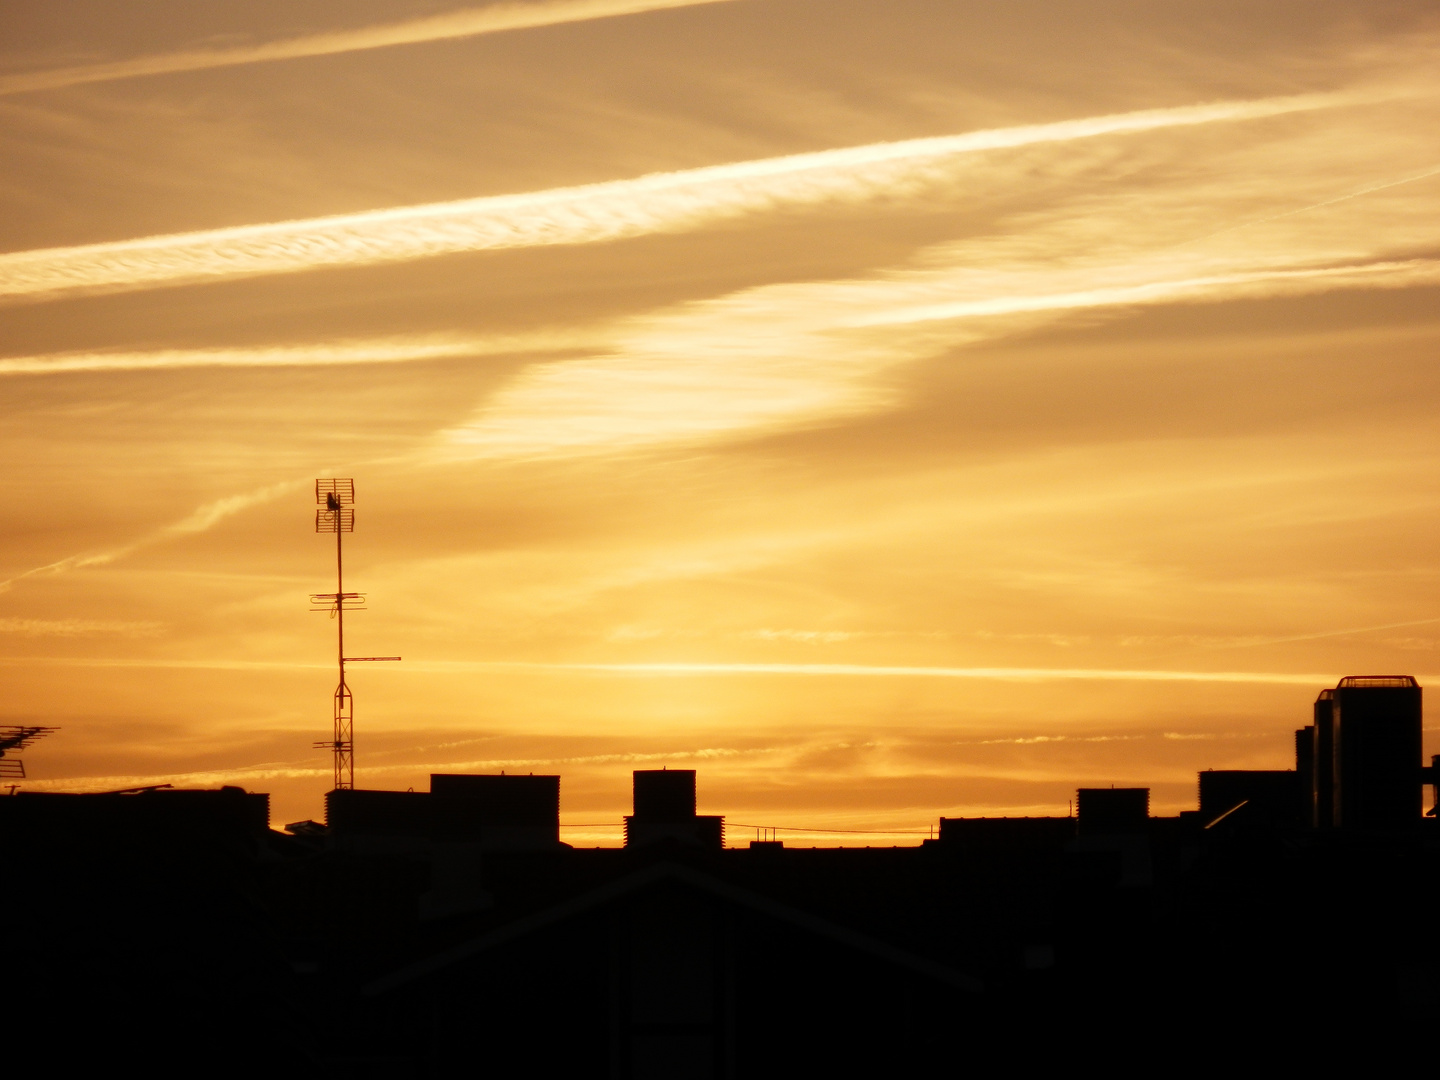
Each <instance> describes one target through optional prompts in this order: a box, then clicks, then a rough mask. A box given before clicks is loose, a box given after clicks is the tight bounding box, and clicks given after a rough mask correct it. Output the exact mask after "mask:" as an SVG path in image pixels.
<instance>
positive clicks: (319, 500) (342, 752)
mask: <svg viewBox="0 0 1440 1080" xmlns="http://www.w3.org/2000/svg"><path fill="white" fill-rule="evenodd" d="M315 502H316V505H318V506H319V507H320V509H319V510H316V511H315V531H316V532H317V533H334V534H335V591H334V592H333V593H312V594H311V596H310V603H311V605H312V606H311V608H310V610H311V611H328V612H329V613H330V617H331V618H332V619H334V620H335V636H336V639H337V644H338V648H337V650H336V656H337V657H338V659H339V661H340V684H339V685H338V686H337V687H335V724H334V728H333V729H332V734H331V737H330V740H329V741H328V742H317V743H315V748H316V749H317V750H320V749H327V750H329V751H330V752H331V753H332V754H334V757H335V788H336V790H339V789H341V788H353V787H354V786H355V698H354V695H352V694H351V693H350V687H349V685H348V684H347V683H346V682H345V665H346V664H359V663H373V662H376V661H382V660H399V659H400V657H398V656H346V655H345V612H346V611H364V610H365V594H364V593H354V592H346V591H345V560H344V550H343V545H342V543H341V541H342V538H343V537H344V535H345V534H346V533H348V532H354V531H355V481H354V480H350V479H339V478H331V479H329V480H316V481H315Z"/></svg>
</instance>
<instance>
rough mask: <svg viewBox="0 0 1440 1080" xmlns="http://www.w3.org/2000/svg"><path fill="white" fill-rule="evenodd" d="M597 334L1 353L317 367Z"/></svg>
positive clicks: (64, 367) (531, 347)
mask: <svg viewBox="0 0 1440 1080" xmlns="http://www.w3.org/2000/svg"><path fill="white" fill-rule="evenodd" d="M593 341H594V338H593V337H590V338H577V337H576V336H575V335H574V334H570V335H565V334H561V333H559V332H554V333H535V334H525V335H518V334H517V335H509V336H493V337H488V338H477V337H461V336H442V335H433V336H422V337H414V338H380V339H375V340H370V341H355V340H341V341H331V342H318V343H313V344H308V345H268V346H265V345H262V346H253V347H245V348H212V349H157V350H153V351H145V352H74V353H49V354H41V355H37V356H12V357H4V358H0V376H4V375H65V374H79V373H83V372H97V371H98V372H111V371H154V370H166V369H178V368H206V367H315V366H325V365H331V364H402V363H413V362H419V361H426V360H443V359H447V358H455V357H464V356H468V357H479V356H508V355H516V354H536V353H563V352H566V351H574V350H575V349H577V348H578V347H579V346H580V345H581V344H582V343H585V344H593Z"/></svg>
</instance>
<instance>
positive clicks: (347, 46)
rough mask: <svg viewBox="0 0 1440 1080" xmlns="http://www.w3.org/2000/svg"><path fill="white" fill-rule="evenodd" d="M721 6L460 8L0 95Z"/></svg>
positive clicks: (18, 83)
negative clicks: (623, 16)
mask: <svg viewBox="0 0 1440 1080" xmlns="http://www.w3.org/2000/svg"><path fill="white" fill-rule="evenodd" d="M724 2H726V0H550V2H548V3H547V2H544V0H541V2H539V3H528V4H514V3H511V4H505V3H501V4H491V5H489V6H487V7H479V8H466V9H464V10H461V11H450V12H446V13H444V14H441V15H431V16H428V17H426V18H422V19H410V20H407V21H405V22H399V23H385V24H381V25H377V26H363V27H359V28H357V29H353V30H335V31H331V32H328V33H321V34H306V35H303V36H301V37H292V38H284V39H281V40H279V41H267V42H261V43H258V44H248V45H232V46H226V47H221V48H191V49H182V50H179V51H177V52H170V53H160V54H155V55H150V56H137V57H133V58H131V59H128V60H114V61H109V62H106V63H98V64H85V65H80V66H74V67H64V68H52V69H50V70H48V71H29V72H21V73H18V74H14V75H5V76H0V94H23V93H26V92H31V91H35V90H55V89H59V88H60V87H64V86H78V85H81V84H84V83H96V82H111V81H113V80H116V79H135V78H141V77H144V76H147V75H169V74H174V73H176V72H182V71H204V70H207V69H210V68H222V67H237V66H239V65H242V64H259V63H264V62H267V61H275V60H299V59H304V58H305V57H310V56H332V55H334V54H336V53H348V52H359V51H362V50H366V49H385V48H390V47H392V46H396V45H418V44H423V43H424V42H428V41H453V40H455V39H457V38H467V37H478V36H480V35H482V34H498V33H503V32H504V31H507V30H529V29H534V28H537V27H542V26H557V25H560V24H562V23H574V22H587V21H590V20H593V19H610V18H615V17H617V16H620V15H637V14H642V13H644V12H647V11H665V10H669V9H672V8H685V7H698V6H701V5H705V4H716V3H724Z"/></svg>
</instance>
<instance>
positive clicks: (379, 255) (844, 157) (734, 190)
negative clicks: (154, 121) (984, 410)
mask: <svg viewBox="0 0 1440 1080" xmlns="http://www.w3.org/2000/svg"><path fill="white" fill-rule="evenodd" d="M1369 100H1374V98H1373V96H1371V97H1363V98H1362V97H1360V96H1357V95H1355V94H1303V95H1298V96H1292V97H1277V98H1265V99H1261V100H1257V101H1233V102H1221V103H1217V104H1210V105H1192V106H1183V107H1177V108H1169V109H1152V110H1145V111H1141V112H1131V113H1119V114H1114V115H1108V116H1094V117H1086V118H1082V119H1076V120H1063V121H1058V122H1056V123H1049V124H1032V125H1026V126H1021V127H1010V128H994V129H989V130H984V131H972V132H966V133H964V134H959V135H942V136H934V137H930V138H922V139H907V140H902V141H899V142H882V143H871V144H868V145H864V146H852V147H844V148H840V149H835V150H822V151H817V152H813V153H806V154H791V155H787V156H784V157H775V158H761V159H756V160H751V161H741V162H733V163H731V164H726V165H713V166H707V167H704V168H698V169H688V170H682V171H678V172H667V173H652V174H649V175H646V176H641V177H638V178H634V179H629V180H615V181H607V182H604V183H598V184H586V185H581V186H577V187H568V188H553V189H550V190H546V191H536V192H528V193H522V194H514V195H499V196H487V197H483V198H477V199H462V200H459V201H456V202H445V203H430V204H424V205H418V206H401V207H392V208H389V209H383V210H372V211H367V212H364V213H358V214H341V215H335V216H330V217H320V218H310V219H306V220H300V221H284V222H273V223H269V224H261V225H245V226H238V227H232V228H226V229H214V230H209V231H203V232H191V233H178V234H173V235H168V236H152V237H146V238H142V239H137V240H125V241H115V242H107V243H101V244H87V245H82V246H77V247H65V248H45V249H39V250H33V251H19V252H12V253H10V254H6V255H0V296H29V295H37V294H46V293H61V292H73V291H81V292H92V291H112V290H124V289H136V288H144V287H147V286H156V285H161V284H166V283H175V282H183V281H196V280H205V279H210V280H214V279H220V278H229V277H240V276H251V275H257V274H280V273H292V272H295V271H300V270H310V269H315V268H319V267H340V266H363V265H371V264H375V263H388V262H400V261H405V260H410V259H420V258H426V257H430V256H436V255H446V254H452V253H456V252H466V251H486V250H497V249H504V248H521V247H540V246H547V245H556V244H590V243H598V242H601V241H607V240H619V239H624V238H627V237H634V236H641V235H646V234H650V233H658V232H679V231H684V230H689V229H695V228H700V227H702V226H705V225H709V224H712V223H714V222H717V221H721V220H725V219H730V218H736V217H741V216H744V215H747V214H754V213H762V212H766V211H770V210H773V209H775V208H776V207H777V206H799V205H808V204H815V203H821V202H827V201H843V202H859V201H863V200H867V199H871V198H874V197H876V196H878V195H882V194H885V193H887V192H890V191H893V190H894V189H895V188H896V187H897V186H900V185H901V184H902V183H904V182H906V181H907V180H912V179H914V178H915V177H916V176H917V175H920V174H922V173H923V172H924V171H926V170H927V169H929V168H931V167H932V166H933V164H934V163H935V162H937V161H941V160H943V159H947V158H952V157H956V156H959V155H964V154H971V153H978V152H983V151H990V150H1001V149H1010V148H1015V147H1022V146H1032V145H1036V144H1040V143H1058V142H1067V141H1073V140H1077V139H1090V138H1096V137H1098V136H1104V135H1116V134H1124V133H1131V132H1143V131H1154V130H1159V129H1166V128H1176V127H1184V126H1192V125H1197V124H1212V123H1220V122H1226V121H1241V120H1254V119H1259V118H1262V117H1270V116H1280V115H1284V114H1287V113H1296V112H1305V111H1311V110H1316V109H1324V108H1332V107H1335V106H1338V105H1344V104H1355V103H1357V102H1360V101H1369Z"/></svg>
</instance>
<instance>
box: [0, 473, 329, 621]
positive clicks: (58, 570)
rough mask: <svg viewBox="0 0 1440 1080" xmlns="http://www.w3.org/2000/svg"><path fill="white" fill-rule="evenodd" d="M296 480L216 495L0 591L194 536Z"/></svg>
mask: <svg viewBox="0 0 1440 1080" xmlns="http://www.w3.org/2000/svg"><path fill="white" fill-rule="evenodd" d="M301 486H302V485H301V483H300V482H297V481H286V482H284V483H280V484H270V485H268V486H267V487H263V488H260V489H259V490H257V491H251V492H248V493H246V494H242V495H230V496H227V497H225V498H223V499H216V500H215V501H214V502H209V503H205V504H204V505H203V506H199V507H197V508H196V509H195V511H194V512H193V513H191V514H190V515H188V516H187V517H184V518H182V519H181V520H179V521H176V522H173V523H172V524H169V525H166V526H164V527H163V528H159V529H156V530H154V531H153V532H150V533H147V534H146V535H144V536H142V537H140V538H139V539H138V540H133V541H131V542H130V543H128V544H121V545H118V546H116V547H112V548H107V549H105V550H103V551H93V552H85V553H81V554H78V555H70V556H67V557H66V558H63V559H58V560H56V561H55V562H52V563H47V564H45V565H44V566H37V567H35V568H34V569H32V570H26V571H25V572H23V573H20V574H16V575H15V576H14V577H10V578H7V579H5V580H4V581H0V593H3V592H7V591H9V590H10V589H11V588H13V587H14V586H15V584H16V583H17V582H20V581H24V580H25V579H26V578H33V577H46V576H50V575H54V574H64V573H68V572H69V571H71V570H81V569H84V568H85V567H88V566H104V565H106V564H108V563H113V562H115V561H116V560H117V559H123V558H125V557H126V556H127V555H133V554H134V553H135V552H137V551H140V550H141V549H143V548H148V547H153V546H155V545H156V544H162V543H165V542H166V541H168V540H177V539H179V538H180V537H184V536H194V535H196V534H197V533H203V532H205V531H207V530H209V529H211V528H213V527H214V526H215V525H217V524H219V523H220V522H221V521H223V520H224V519H225V518H228V517H231V516H232V515H234V514H238V513H240V512H241V511H242V510H248V509H249V508H250V507H252V506H258V505H259V504H261V503H265V502H269V501H270V500H271V499H274V498H277V497H279V496H280V495H283V494H285V493H287V492H290V491H294V490H296V489H297V488H299V487H301Z"/></svg>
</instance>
